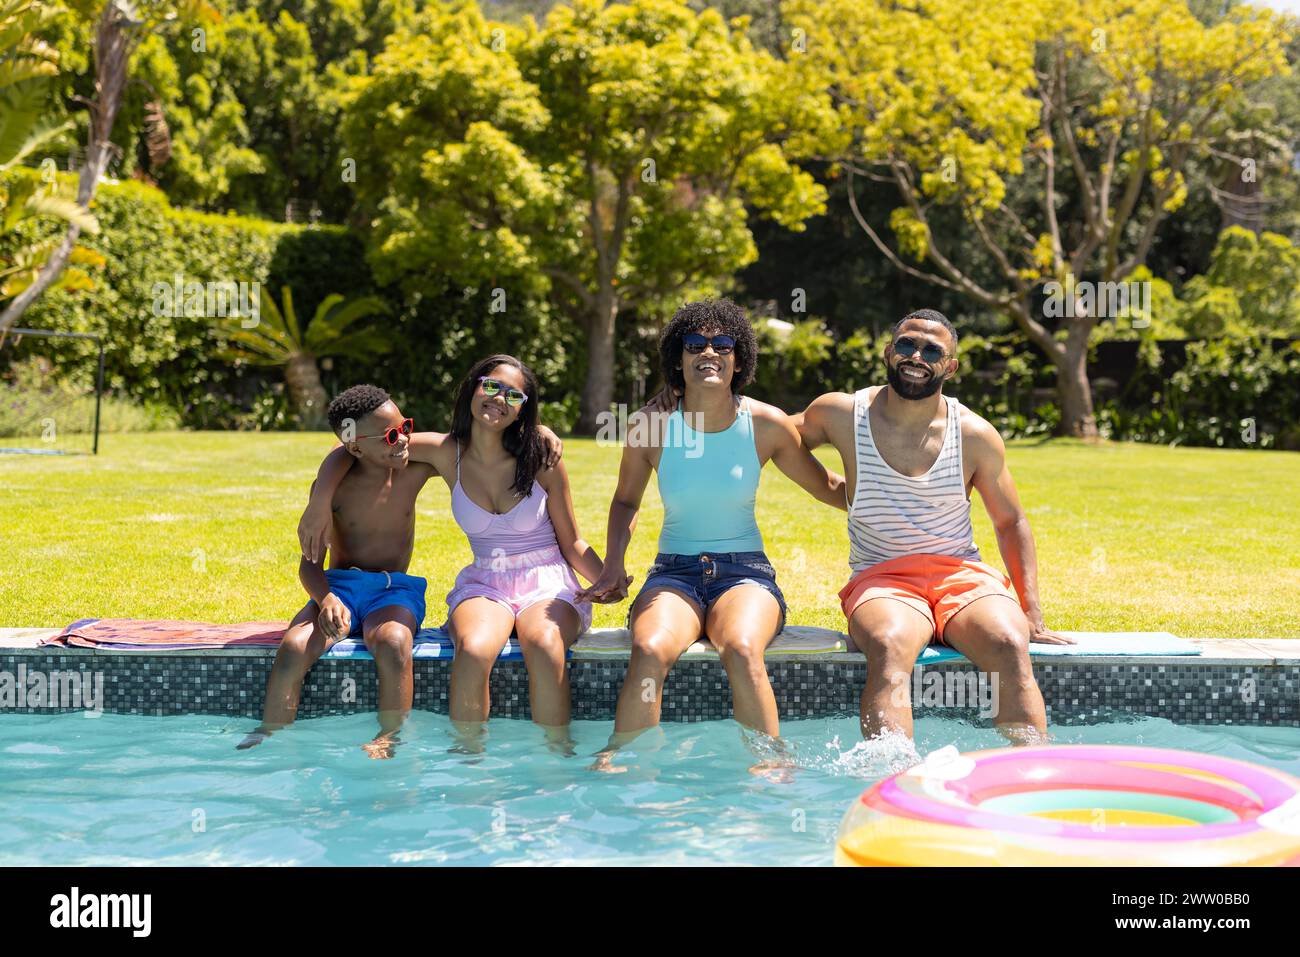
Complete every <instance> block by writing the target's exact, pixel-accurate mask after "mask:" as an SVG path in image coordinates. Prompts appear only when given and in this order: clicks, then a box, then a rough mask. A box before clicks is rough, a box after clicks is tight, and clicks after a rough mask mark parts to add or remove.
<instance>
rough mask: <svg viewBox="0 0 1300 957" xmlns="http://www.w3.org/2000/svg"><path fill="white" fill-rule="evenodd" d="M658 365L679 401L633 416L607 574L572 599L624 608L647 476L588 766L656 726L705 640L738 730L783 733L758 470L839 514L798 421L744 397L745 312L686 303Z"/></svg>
mask: <svg viewBox="0 0 1300 957" xmlns="http://www.w3.org/2000/svg"><path fill="white" fill-rule="evenodd" d="M659 355H660V363H661V368H662V372H663V376H664V380H665V381H666V382H667V383H668V384H669V386H672V387H676V389H677V390H678V391H682V392H683V398H682V401H681V403H680V405H679V406H678V408H677V409H676V410H675V411H673V412H672V413H671V414H669V415H666V416H665V415H663V414H654V413H652V414H650V415H649V416H648V417H644V418H643V417H641V416H643V415H644V410H643V412H642V413H638V417H634V422H633V423H630V424H629V430H628V431H629V434H628V438H627V441H626V442H625V443H624V447H623V459H622V462H621V464H620V466H619V474H618V488H617V489H616V490H615V492H614V499H613V501H612V502H611V503H610V507H609V530H608V538H607V548H608V553H607V555H606V558H605V565H604V569H603V571H602V573H601V576H600V579H599V580H598V581H596V582H595V583H594V584H593V585H592V586H591V587H590V588H589V589H586V590H585V591H584V592H583V593H580V596H579V597H584V598H591V599H593V600H595V601H608V600H615V601H617V600H621V599H622V598H624V597H626V596H627V584H626V581H627V578H626V570H625V568H624V559H625V556H626V554H627V548H628V544H629V542H630V541H631V538H632V529H633V528H634V527H635V526H636V517H637V512H638V511H639V510H640V507H641V497H642V495H643V494H644V493H645V489H646V485H647V484H648V483H649V481H650V473H651V471H654V472H656V473H657V474H658V477H659V495H660V497H661V498H662V499H663V503H664V523H663V528H662V530H661V532H660V535H659V554H658V555H657V556H656V558H655V562H654V564H653V565H652V566H651V567H650V570H649V571H648V572H647V574H646V580H645V583H644V585H643V586H642V588H641V591H640V592H639V593H638V594H637V597H636V600H635V601H634V602H633V603H632V607H631V610H630V611H629V615H628V619H629V623H630V628H631V631H632V657H631V660H630V662H629V663H628V669H627V675H626V676H625V677H624V679H623V687H622V690H621V692H620V693H619V698H618V711H617V714H616V717H615V722H614V735H613V737H611V739H610V742H609V745H608V746H607V747H606V749H605V751H603V752H602V754H601V759H600V760H599V761H598V762H597V767H598V768H604V767H608V766H609V760H610V757H611V756H612V754H613V753H614V752H615V751H617V750H618V748H620V747H622V746H623V745H624V744H626V743H627V742H628V741H630V740H631V739H632V738H634V737H636V736H637V735H638V734H640V733H641V732H642V731H644V730H646V729H647V728H649V727H652V726H654V725H656V724H658V723H659V716H660V711H661V708H662V695H661V694H660V689H662V688H663V685H664V680H665V679H666V678H667V675H668V671H669V670H670V669H671V668H672V666H673V664H674V663H675V662H676V661H677V659H678V657H679V656H680V655H681V654H682V652H684V651H685V650H686V649H687V648H689V647H690V646H691V644H692V643H693V642H695V641H696V640H697V639H699V638H700V637H702V636H705V635H707V637H708V639H709V640H710V641H711V642H712V643H713V645H714V647H715V648H717V650H718V654H719V656H720V657H721V659H722V664H723V667H724V668H726V671H727V680H728V681H729V682H730V684H731V692H732V699H733V710H734V713H735V717H736V720H738V721H740V722H741V723H742V724H744V725H746V726H748V727H750V728H753V729H755V730H758V731H762V732H764V733H766V734H768V735H771V736H773V737H775V736H776V735H777V734H778V733H779V731H780V728H779V725H778V719H777V711H776V698H775V696H774V695H773V693H772V686H771V683H770V682H769V681H768V678H767V668H766V665H765V664H764V661H763V654H764V652H765V651H766V649H767V646H768V645H769V644H771V642H772V639H773V638H775V637H776V636H777V634H779V633H780V631H781V629H782V628H783V627H784V625H785V614H786V606H785V598H784V597H783V596H782V594H781V589H780V588H778V587H777V584H776V573H775V571H774V570H773V568H772V565H771V563H770V562H768V560H767V556H766V555H765V554H764V552H763V538H762V535H761V534H760V533H759V530H758V524H757V522H756V521H755V520H754V501H755V497H756V494H757V491H758V480H759V472H760V471H761V469H762V468H763V465H764V464H765V463H766V462H767V461H768V460H769V459H771V460H772V461H774V462H776V465H777V467H778V468H779V469H780V470H781V471H782V472H784V473H785V474H786V475H787V476H789V477H790V478H791V479H793V480H794V481H795V482H797V483H798V484H799V485H800V486H802V487H803V488H804V489H806V490H807V491H808V492H809V493H810V494H811V495H813V496H814V497H815V498H817V499H819V500H820V501H823V502H825V503H826V504H828V505H833V506H835V507H837V508H844V507H845V503H844V479H843V478H842V477H841V476H839V475H836V474H835V473H833V472H830V473H828V472H827V470H826V469H825V468H824V467H823V466H822V465H821V463H819V462H818V461H817V460H816V459H815V458H814V457H813V455H812V453H811V452H809V451H808V450H807V449H806V448H804V447H803V445H802V444H801V443H800V441H799V432H798V430H797V429H796V428H795V425H794V422H793V421H792V420H791V419H790V418H789V417H788V416H787V415H786V414H785V413H784V412H782V411H781V410H780V409H778V408H776V407H775V406H771V405H767V404H766V403H763V402H755V401H754V400H753V399H750V398H749V397H747V396H743V395H741V394H740V393H741V390H742V389H744V387H745V386H746V385H748V384H749V383H750V382H751V381H753V378H754V369H755V366H756V364H757V360H758V342H757V339H756V338H755V336H754V330H753V327H752V326H751V325H750V322H749V319H748V317H747V316H746V315H745V312H744V310H743V309H741V308H740V307H739V306H737V305H736V304H735V303H733V302H731V301H730V300H727V299H720V300H710V301H705V302H695V303H688V304H686V305H685V306H683V307H682V308H681V309H679V310H678V311H677V313H676V315H674V316H673V319H672V321H671V322H670V323H669V324H668V326H667V327H666V328H665V329H664V331H663V335H662V336H661V338H660V343H659Z"/></svg>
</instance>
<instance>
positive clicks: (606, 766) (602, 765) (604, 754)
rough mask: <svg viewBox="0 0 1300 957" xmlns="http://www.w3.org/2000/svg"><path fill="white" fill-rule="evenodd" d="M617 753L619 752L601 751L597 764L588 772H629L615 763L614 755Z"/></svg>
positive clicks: (597, 757) (597, 756)
mask: <svg viewBox="0 0 1300 957" xmlns="http://www.w3.org/2000/svg"><path fill="white" fill-rule="evenodd" d="M616 753H617V752H615V751H601V752H600V753H599V754H597V755H596V761H595V763H594V764H592V765H591V767H589V768H587V770H588V771H603V772H604V773H605V774H622V773H624V772H625V771H626V770H627V768H625V767H619V766H618V765H616V764H615V763H614V755H615V754H616Z"/></svg>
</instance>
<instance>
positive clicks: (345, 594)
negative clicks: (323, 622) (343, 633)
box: [325, 568, 429, 638]
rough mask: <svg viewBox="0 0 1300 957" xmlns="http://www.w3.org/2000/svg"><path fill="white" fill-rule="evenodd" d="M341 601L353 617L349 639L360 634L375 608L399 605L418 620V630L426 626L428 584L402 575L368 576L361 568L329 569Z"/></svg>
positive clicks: (327, 571)
mask: <svg viewBox="0 0 1300 957" xmlns="http://www.w3.org/2000/svg"><path fill="white" fill-rule="evenodd" d="M325 579H326V581H328V582H329V583H330V591H332V592H333V593H334V594H335V595H336V596H337V597H338V600H339V601H341V602H343V604H344V605H345V606H346V607H347V609H348V613H349V614H350V615H351V616H352V631H351V632H350V633H349V635H348V637H349V638H354V637H357V636H358V635H360V634H361V625H362V623H363V622H364V621H365V620H366V615H368V614H370V613H371V612H372V611H374V610H375V609H376V608H385V607H387V606H389V605H400V606H401V607H402V608H406V609H408V610H409V611H410V612H411V614H412V615H414V616H415V630H416V631H419V630H420V625H421V624H422V623H423V622H424V590H425V589H426V588H428V587H429V583H428V582H427V581H426V580H425V579H423V578H420V577H419V576H417V575H407V574H404V573H403V572H365V571H362V570H361V569H359V568H330V569H327V570H326V572H325Z"/></svg>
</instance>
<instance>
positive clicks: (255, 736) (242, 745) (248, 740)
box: [235, 728, 271, 751]
mask: <svg viewBox="0 0 1300 957" xmlns="http://www.w3.org/2000/svg"><path fill="white" fill-rule="evenodd" d="M270 736H271V732H270V731H267V730H266V729H265V728H258V729H257V730H255V731H250V732H249V733H248V736H247V737H245V738H244V740H243V741H240V742H239V743H238V744H237V745H235V750H236V751H247V750H248V749H249V748H255V747H257V746H258V745H259V744H261V743H262V742H263V741H265V740H266V739H267V738H269V737H270Z"/></svg>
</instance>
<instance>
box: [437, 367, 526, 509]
mask: <svg viewBox="0 0 1300 957" xmlns="http://www.w3.org/2000/svg"><path fill="white" fill-rule="evenodd" d="M497 366H511V367H513V368H515V369H518V370H519V374H520V375H521V376H523V379H524V390H523V391H524V395H526V396H528V401H527V402H525V403H524V404H523V405H522V406H521V407H520V409H519V417H518V418H517V419H515V421H514V422H512V423H511V424H510V426H509V427H508V428H507V429H506V430H505V432H504V433H502V435H501V444H502V445H503V446H505V450H506V451H507V452H509V453H510V454H511V455H513V456H514V457H515V484H514V485H512V486H510V487H511V489H512V490H513V491H514V492H516V493H518V494H519V495H522V496H524V497H525V498H527V497H528V496H530V495H532V494H533V480H534V479H535V478H536V477H537V473H538V472H539V471H541V468H542V464H543V463H544V462H545V460H546V443H545V442H543V441H542V433H541V432H539V431H537V424H538V415H537V413H538V409H537V391H538V390H537V376H535V375H534V374H533V370H532V369H530V368H528V366H526V365H524V364H523V363H522V362H520V361H519V360H518V359H516V358H515V357H514V356H508V355H504V354H502V353H498V354H497V355H494V356H488V357H487V358H486V359H480V360H479V361H478V362H476V363H474V365H473V366H472V367H471V368H470V370H469V372H467V373H465V378H464V379H462V380H461V382H460V388H459V389H457V390H456V405H455V406H454V408H453V409H452V413H451V435H452V437H453V438H455V439H456V441H457V442H464V443H465V445H469V440H470V435H471V434H472V432H473V422H474V415H473V413H472V412H471V411H470V403H471V402H473V401H474V393H475V391H476V390H477V389H478V384H479V383H478V380H479V376H484V375H488V374H490V373H491V372H492V370H493V369H495V368H496V367H497Z"/></svg>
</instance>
